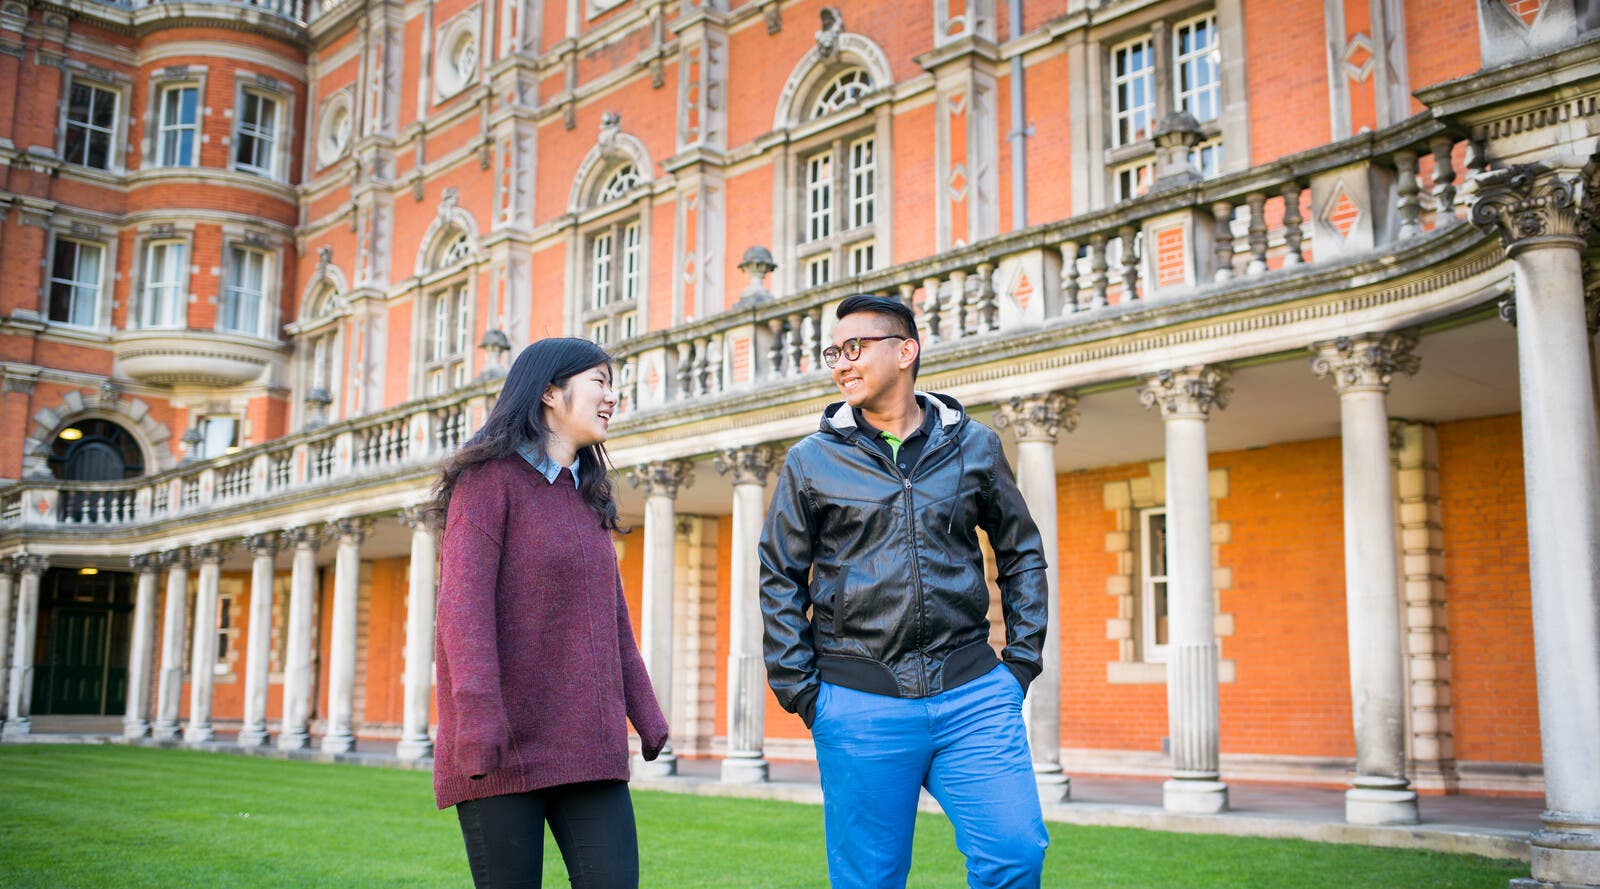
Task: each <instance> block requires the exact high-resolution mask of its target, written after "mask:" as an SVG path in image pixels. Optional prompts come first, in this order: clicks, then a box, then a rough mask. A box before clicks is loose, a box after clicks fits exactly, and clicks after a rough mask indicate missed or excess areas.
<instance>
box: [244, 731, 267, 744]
mask: <svg viewBox="0 0 1600 889" xmlns="http://www.w3.org/2000/svg"><path fill="white" fill-rule="evenodd" d="M239 746H240V747H265V746H267V730H266V729H264V728H247V729H240V731H239Z"/></svg>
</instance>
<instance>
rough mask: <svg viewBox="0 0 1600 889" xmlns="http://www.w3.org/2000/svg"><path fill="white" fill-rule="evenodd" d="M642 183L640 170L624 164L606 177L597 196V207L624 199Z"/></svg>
mask: <svg viewBox="0 0 1600 889" xmlns="http://www.w3.org/2000/svg"><path fill="white" fill-rule="evenodd" d="M640 181H641V180H640V179H639V168H638V167H635V166H634V165H633V164H623V165H622V166H620V167H618V168H617V170H616V172H614V173H612V174H611V175H610V176H608V177H606V181H605V184H604V185H602V186H600V192H599V194H597V195H595V199H594V203H595V206H599V205H601V204H609V203H611V202H612V201H615V200H617V199H618V198H621V197H623V196H624V195H626V194H627V193H628V192H630V191H632V190H633V189H634V188H636V187H638V185H639V182H640Z"/></svg>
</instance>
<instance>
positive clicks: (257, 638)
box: [239, 534, 280, 747]
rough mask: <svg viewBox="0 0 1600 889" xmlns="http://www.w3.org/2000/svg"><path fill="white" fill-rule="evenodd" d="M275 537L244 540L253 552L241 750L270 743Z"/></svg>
mask: <svg viewBox="0 0 1600 889" xmlns="http://www.w3.org/2000/svg"><path fill="white" fill-rule="evenodd" d="M279 543H280V540H279V537H278V535H276V534H253V535H251V536H249V537H246V538H245V540H244V547H245V549H247V550H249V551H250V638H249V641H247V642H246V643H245V653H244V724H243V726H242V727H240V729H239V746H240V747H262V746H265V745H266V743H267V674H268V672H269V667H270V661H271V654H272V574H273V571H272V563H273V561H274V560H275V559H276V558H277V556H278V545H279Z"/></svg>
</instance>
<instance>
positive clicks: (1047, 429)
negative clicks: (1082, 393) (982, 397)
mask: <svg viewBox="0 0 1600 889" xmlns="http://www.w3.org/2000/svg"><path fill="white" fill-rule="evenodd" d="M994 423H995V425H996V426H999V427H1000V428H1001V429H1007V428H1009V429H1011V431H1012V432H1014V433H1016V436H1017V440H1018V441H1048V442H1052V443H1053V442H1054V441H1055V440H1056V436H1057V435H1059V434H1060V433H1061V430H1062V429H1066V431H1068V432H1071V431H1072V430H1074V429H1077V428H1078V398H1077V396H1076V395H1072V394H1070V393H1067V392H1047V393H1045V394H1043V395H1027V396H1024V395H1015V396H1012V398H1011V400H1010V401H1008V402H1006V403H1004V404H1002V405H1000V406H999V407H997V408H996V409H995V412H994Z"/></svg>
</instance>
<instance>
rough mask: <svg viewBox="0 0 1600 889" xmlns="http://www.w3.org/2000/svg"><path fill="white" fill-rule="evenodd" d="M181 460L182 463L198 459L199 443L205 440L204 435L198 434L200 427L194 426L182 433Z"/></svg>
mask: <svg viewBox="0 0 1600 889" xmlns="http://www.w3.org/2000/svg"><path fill="white" fill-rule="evenodd" d="M182 440H183V460H182V461H181V462H184V463H193V462H194V461H196V460H198V459H200V445H201V444H202V443H204V442H205V436H203V435H201V434H200V427H199V426H194V427H191V428H190V429H189V431H188V432H185V433H184V434H183V439H182Z"/></svg>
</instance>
